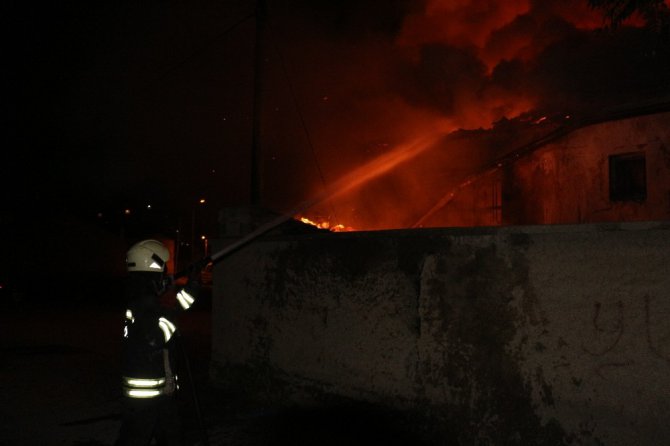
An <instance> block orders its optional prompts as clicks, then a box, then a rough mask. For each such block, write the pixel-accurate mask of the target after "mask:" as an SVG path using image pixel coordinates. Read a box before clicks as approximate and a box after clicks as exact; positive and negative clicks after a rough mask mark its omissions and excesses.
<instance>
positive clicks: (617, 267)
mask: <svg viewBox="0 0 670 446" xmlns="http://www.w3.org/2000/svg"><path fill="white" fill-rule="evenodd" d="M214 284H215V287H214V302H213V329H212V336H213V339H212V349H213V350H212V377H213V379H214V380H215V381H216V382H218V383H219V384H221V385H222V386H252V381H254V382H255V383H256V384H258V383H259V382H260V383H261V385H262V386H263V385H264V386H266V388H265V390H267V391H269V392H280V393H281V392H284V395H283V396H289V397H290V396H295V397H297V395H298V389H301V390H302V391H304V392H309V391H313V392H317V393H326V394H334V395H340V396H344V397H351V398H355V399H360V400H365V401H372V402H381V403H384V404H388V405H392V406H396V407H399V408H404V409H414V410H417V411H420V412H422V413H424V414H426V415H429V416H430V417H431V419H433V420H435V422H436V423H437V424H439V425H440V427H441V428H443V429H444V430H445V431H446V432H451V433H453V434H454V435H456V436H458V438H459V442H460V443H461V444H482V443H483V444H489V443H487V442H489V441H490V444H562V443H561V441H566V442H567V443H573V444H605V445H630V444H640V445H656V444H662V443H663V442H665V441H667V439H668V438H670V424H669V423H667V416H668V413H670V324H668V318H669V317H670V224H668V223H628V224H619V225H615V224H610V225H584V226H537V227H517V228H498V229H492V228H479V229H468V230H459V229H422V230H412V231H381V232H372V233H340V234H330V233H327V234H316V235H308V236H292V237H286V236H284V237H266V238H264V239H262V240H259V241H256V242H254V243H253V244H252V245H250V246H247V247H246V248H244V249H243V250H241V251H239V252H237V253H236V254H234V255H232V256H231V257H229V258H227V259H226V260H225V261H224V262H222V263H221V264H218V265H217V266H216V268H215V271H214ZM249 389H251V387H249ZM256 389H258V387H256Z"/></svg>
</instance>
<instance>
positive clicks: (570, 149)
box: [503, 113, 670, 224]
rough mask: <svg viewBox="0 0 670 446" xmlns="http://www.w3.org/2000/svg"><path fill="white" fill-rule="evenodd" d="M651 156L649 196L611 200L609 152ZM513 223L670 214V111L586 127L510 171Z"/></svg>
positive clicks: (509, 218)
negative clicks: (640, 198) (637, 153)
mask: <svg viewBox="0 0 670 446" xmlns="http://www.w3.org/2000/svg"><path fill="white" fill-rule="evenodd" d="M631 152H639V153H644V154H645V158H646V176H647V181H646V182H647V198H646V199H645V200H644V201H640V202H637V201H624V202H612V201H610V194H609V192H610V184H609V181H610V174H609V157H610V156H611V155H620V154H625V153H631ZM503 197H505V201H504V202H503V221H504V222H506V223H508V224H510V223H511V224H528V223H533V224H537V223H540V224H553V223H589V222H590V223H595V222H605V221H645V220H646V221H648V220H666V219H668V218H670V113H659V114H654V115H648V116H639V117H635V118H628V119H622V120H617V121H609V122H604V123H600V124H595V125H591V126H588V127H584V128H581V129H579V130H577V131H575V132H573V133H571V134H569V135H567V136H566V137H564V138H561V139H560V140H558V141H556V142H554V143H550V144H547V145H546V146H545V147H543V148H542V149H540V150H537V151H536V152H534V153H533V154H532V155H531V156H529V157H527V158H524V159H522V160H519V161H518V162H517V163H515V164H514V165H512V166H511V167H510V168H509V169H508V171H507V172H505V182H504V184H503Z"/></svg>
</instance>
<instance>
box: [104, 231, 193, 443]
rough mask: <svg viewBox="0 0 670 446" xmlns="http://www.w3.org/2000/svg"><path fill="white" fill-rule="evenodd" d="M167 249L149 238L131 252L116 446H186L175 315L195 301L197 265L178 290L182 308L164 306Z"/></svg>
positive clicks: (128, 259)
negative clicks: (121, 405) (152, 445)
mask: <svg viewBox="0 0 670 446" xmlns="http://www.w3.org/2000/svg"><path fill="white" fill-rule="evenodd" d="M169 257H170V254H169V251H168V249H167V248H166V247H165V246H164V245H163V244H162V243H161V242H159V241H157V240H144V241H141V242H139V243H136V244H135V245H133V246H132V247H131V248H130V249H129V250H128V253H127V256H126V264H127V269H128V288H127V292H128V296H127V297H128V306H127V310H126V314H125V324H124V328H123V358H122V360H123V364H122V373H123V393H124V414H123V421H122V425H121V429H120V431H119V437H118V439H117V441H116V445H117V446H126V445H142V446H145V445H148V444H150V442H151V440H152V439H154V438H155V440H156V443H157V444H158V445H178V444H181V429H180V419H179V416H178V410H177V400H176V398H175V393H176V391H177V389H178V388H179V383H178V379H177V374H176V373H175V352H176V348H175V342H177V340H176V336H177V333H176V332H177V322H176V317H175V316H176V314H177V312H178V311H179V310H178V309H179V308H181V309H183V310H187V309H188V308H189V307H191V306H192V305H193V303H194V302H195V296H196V291H197V285H198V282H197V276H198V273H199V270H198V269H197V268H198V267H197V266H194V267H192V268H191V274H190V275H189V280H188V282H187V284H186V286H185V287H184V288H183V289H181V290H179V292H177V294H176V299H177V302H178V304H179V305H178V306H177V305H174V306H173V308H170V307H168V306H165V305H164V298H165V296H167V295H169V294H168V293H167V292H168V289H169V288H170V285H171V284H170V283H169V282H170V281H169V279H168V276H167V275H166V264H167V261H168V259H169Z"/></svg>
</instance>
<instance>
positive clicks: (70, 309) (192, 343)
mask: <svg viewBox="0 0 670 446" xmlns="http://www.w3.org/2000/svg"><path fill="white" fill-rule="evenodd" d="M94 299H95V298H94V297H91V298H90V300H86V299H82V298H77V299H75V300H72V301H68V299H67V298H66V297H65V296H60V297H58V298H57V299H54V300H52V301H47V300H46V299H35V298H30V297H25V296H23V299H22V300H21V301H19V302H15V301H14V300H13V299H11V297H9V296H3V303H2V306H3V310H2V312H1V314H0V395H1V404H0V444H2V445H17V446H21V445H44V446H51V445H68V446H69V445H77V446H87V445H90V446H93V445H96V446H99V445H111V444H113V442H114V440H115V438H116V434H117V432H118V428H119V425H120V413H121V401H122V397H121V394H120V368H119V358H120V341H121V332H122V326H123V325H122V324H123V315H124V310H125V307H124V305H123V303H118V302H114V301H113V300H111V299H105V300H104V301H102V302H100V301H95V300H94ZM210 314H211V312H210V308H208V306H207V305H204V306H202V307H200V308H198V307H196V308H193V309H192V310H191V311H189V312H188V313H185V314H183V315H182V318H181V320H180V327H181V330H182V339H183V341H184V346H185V349H186V352H187V356H188V358H189V364H190V366H191V367H190V368H191V370H192V375H193V376H194V382H195V383H196V384H195V387H196V391H197V392H196V394H197V396H198V400H199V402H200V407H201V412H202V414H203V419H204V424H205V427H206V432H207V439H208V441H209V444H210V445H212V446H214V445H235V446H240V445H249V446H251V445H284V444H291V445H296V446H298V445H336V444H337V445H340V444H347V445H363V444H366V445H367V444H373V445H374V444H380V445H387V446H388V445H404V444H412V445H418V444H420V443H421V442H420V441H418V439H417V438H416V436H413V435H411V434H409V433H408V432H407V431H406V430H404V429H401V428H400V427H399V425H398V424H397V423H396V420H394V419H393V418H392V417H389V416H388V414H386V413H384V412H380V411H378V410H373V409H371V408H370V407H368V406H365V405H363V404H359V403H353V404H351V403H347V404H339V405H337V406H330V407H319V408H314V407H312V408H306V407H291V408H289V407H277V406H276V405H273V406H270V405H268V404H267V403H261V402H258V400H256V401H254V400H252V399H251V398H249V397H248V395H245V392H244V389H240V391H239V392H234V393H232V392H230V391H223V390H221V389H217V388H215V387H213V386H212V385H211V383H210V382H209V379H208V367H209V355H210V330H211V322H210V320H211V318H210ZM181 365H182V367H181V373H180V382H181V383H182V386H181V387H182V388H181V392H180V394H179V404H180V409H181V413H182V419H183V432H184V436H185V437H186V438H185V444H187V445H196V444H203V441H202V430H201V429H200V428H199V423H198V417H197V416H196V413H197V411H196V405H195V404H194V400H193V397H192V395H193V394H192V392H191V390H192V387H191V386H190V385H189V384H188V379H187V374H186V373H185V371H186V369H185V367H184V366H185V363H184V362H183V361H182V364H181ZM185 375H186V376H185Z"/></svg>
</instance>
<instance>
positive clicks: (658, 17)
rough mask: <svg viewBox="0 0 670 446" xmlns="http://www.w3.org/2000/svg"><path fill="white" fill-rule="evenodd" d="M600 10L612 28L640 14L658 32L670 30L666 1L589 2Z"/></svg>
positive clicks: (603, 0) (669, 9) (614, 0)
mask: <svg viewBox="0 0 670 446" xmlns="http://www.w3.org/2000/svg"><path fill="white" fill-rule="evenodd" d="M587 1H588V4H589V6H591V7H592V8H594V9H600V10H601V11H602V12H603V15H604V16H605V19H606V20H607V21H608V22H609V24H610V26H611V27H612V28H617V27H618V26H620V25H621V24H622V23H623V22H624V21H625V20H626V19H628V18H630V17H631V16H632V15H633V14H635V13H639V14H640V15H641V16H642V18H644V20H645V21H646V22H647V26H649V27H651V28H653V29H656V30H658V31H666V32H667V31H668V28H670V8H668V5H667V4H666V2H665V1H664V0H587Z"/></svg>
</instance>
